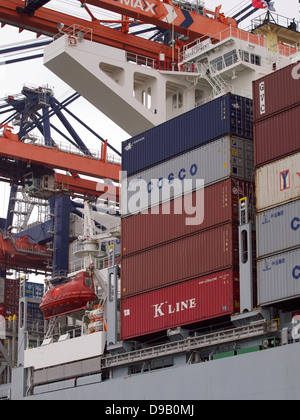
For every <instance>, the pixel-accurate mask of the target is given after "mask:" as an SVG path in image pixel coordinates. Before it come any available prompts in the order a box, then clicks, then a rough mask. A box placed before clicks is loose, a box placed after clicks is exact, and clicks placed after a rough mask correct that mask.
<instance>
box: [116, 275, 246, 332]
mask: <svg viewBox="0 0 300 420" xmlns="http://www.w3.org/2000/svg"><path fill="white" fill-rule="evenodd" d="M238 309H239V273H238V272H236V271H233V270H227V271H221V272H218V273H215V274H212V275H209V276H205V277H200V278H196V279H193V280H190V281H187V282H184V283H179V284H176V285H174V286H170V287H165V288H163V289H159V290H155V291H153V292H149V293H144V294H142V295H138V296H134V297H131V298H128V299H125V300H122V301H121V340H127V339H130V338H133V337H136V336H141V335H145V334H150V333H154V332H158V331H161V330H166V329H168V328H173V327H177V326H182V325H185V324H191V323H195V322H199V321H203V320H205V319H210V318H215V317H220V316H224V315H229V314H231V313H233V312H235V311H238Z"/></svg>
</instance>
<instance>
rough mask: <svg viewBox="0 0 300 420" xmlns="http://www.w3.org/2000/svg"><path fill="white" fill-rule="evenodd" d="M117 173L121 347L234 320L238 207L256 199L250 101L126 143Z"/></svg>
mask: <svg viewBox="0 0 300 420" xmlns="http://www.w3.org/2000/svg"><path fill="white" fill-rule="evenodd" d="M122 170H123V180H122V203H121V206H122V225H121V227H122V236H121V252H122V261H121V339H122V340H126V339H131V338H134V337H138V336H143V335H147V334H151V333H156V332H158V331H165V330H167V329H170V328H174V327H177V326H184V325H188V324H194V325H195V324H196V323H199V322H200V321H203V320H206V319H212V318H217V317H222V316H226V315H227V316H228V315H229V314H231V313H234V312H238V311H239V247H238V214H239V212H238V205H239V198H241V197H244V196H247V197H248V198H249V201H252V200H253V195H254V156H253V111H252V101H251V100H250V99H247V98H243V97H240V96H237V95H233V94H226V95H224V96H222V97H220V98H218V99H215V100H213V101H211V102H208V103H207V104H205V105H203V106H201V107H199V108H195V109H194V110H192V111H189V112H187V113H185V114H182V115H181V116H179V117H177V118H176V119H173V120H170V121H168V122H166V123H164V124H162V125H160V126H157V127H154V128H153V129H151V130H149V131H147V132H145V133H142V134H140V135H139V136H136V137H134V138H131V139H129V140H127V141H126V142H124V143H123V149H122ZM196 179H197V180H203V181H204V188H201V186H200V185H201V182H200V183H199V184H197V183H196ZM186 180H190V182H191V184H189V185H187V184H188V183H187V184H183V183H184V182H186ZM175 181H176V182H178V183H177V186H178V185H181V186H182V185H184V188H183V194H184V195H183V196H181V190H180V188H179V190H176V188H175V187H174V190H173V189H172V188H170V186H171V185H174V184H176V182H175ZM192 182H193V183H192ZM163 187H168V188H166V190H167V191H169V192H170V191H171V193H170V195H169V196H168V195H164V193H162V192H161V191H163ZM202 187H203V184H202ZM159 193H161V194H160V195H159ZM150 197H151V198H150ZM187 203H189V204H187ZM201 206H202V207H201ZM201 209H202V210H203V212H202V210H201ZM192 211H194V214H192ZM188 213H190V214H188ZM196 215H197V216H198V217H197V218H195V219H193V217H195V216H196ZM202 216H203V217H202Z"/></svg>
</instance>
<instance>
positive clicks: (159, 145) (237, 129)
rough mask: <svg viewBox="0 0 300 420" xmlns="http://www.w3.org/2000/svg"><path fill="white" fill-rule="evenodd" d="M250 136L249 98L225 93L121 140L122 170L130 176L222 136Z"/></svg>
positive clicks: (251, 132) (250, 114)
mask: <svg viewBox="0 0 300 420" xmlns="http://www.w3.org/2000/svg"><path fill="white" fill-rule="evenodd" d="M229 134H232V135H235V136H237V137H241V138H246V139H250V140H251V139H253V107H252V100H251V99H248V98H244V97H242V96H238V95H233V94H231V93H227V94H226V95H224V96H222V97H220V98H217V99H214V100H213V101H210V102H208V103H206V104H205V105H202V106H200V107H198V108H195V109H193V110H192V111H189V112H186V113H185V114H182V115H180V116H179V117H177V118H174V119H172V120H169V121H167V122H165V123H163V124H161V125H159V126H157V127H154V128H152V129H151V130H148V131H146V132H144V133H141V134H139V135H137V136H135V137H132V138H130V139H128V140H126V141H124V142H123V143H122V170H123V171H127V175H128V176H130V175H133V174H135V173H137V172H140V171H142V170H144V169H146V168H149V167H151V166H155V165H157V164H159V163H161V162H163V161H165V160H168V159H170V158H173V157H175V156H178V155H180V154H182V153H185V152H187V151H188V150H191V149H194V148H196V147H199V146H201V145H202V144H205V143H209V142H210V141H213V140H216V139H218V138H220V137H222V136H226V135H229Z"/></svg>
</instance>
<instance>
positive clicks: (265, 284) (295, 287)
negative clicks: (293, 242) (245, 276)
mask: <svg viewBox="0 0 300 420" xmlns="http://www.w3.org/2000/svg"><path fill="white" fill-rule="evenodd" d="M299 262H300V249H297V250H294V251H290V252H284V253H281V254H278V255H275V256H272V257H267V258H264V259H262V260H260V261H258V275H259V277H258V279H259V281H258V304H259V305H270V304H272V303H275V302H279V301H283V300H287V299H293V298H296V297H299V296H300V263H299Z"/></svg>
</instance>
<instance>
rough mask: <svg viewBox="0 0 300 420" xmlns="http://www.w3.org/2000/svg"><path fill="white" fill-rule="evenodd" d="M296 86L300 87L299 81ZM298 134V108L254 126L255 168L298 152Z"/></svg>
mask: <svg viewBox="0 0 300 420" xmlns="http://www.w3.org/2000/svg"><path fill="white" fill-rule="evenodd" d="M298 84H299V85H300V83H299V81H298ZM299 100H300V97H299ZM299 133H300V106H296V107H294V108H291V109H289V110H288V111H285V112H282V113H280V114H277V115H275V116H274V117H271V118H268V119H266V120H263V121H261V122H259V123H258V124H256V125H255V126H254V150H255V166H256V167H258V166H261V165H264V164H266V163H268V162H272V161H274V160H277V159H280V158H282V157H284V156H287V155H290V154H292V153H295V152H297V151H299V150H300V140H299Z"/></svg>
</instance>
